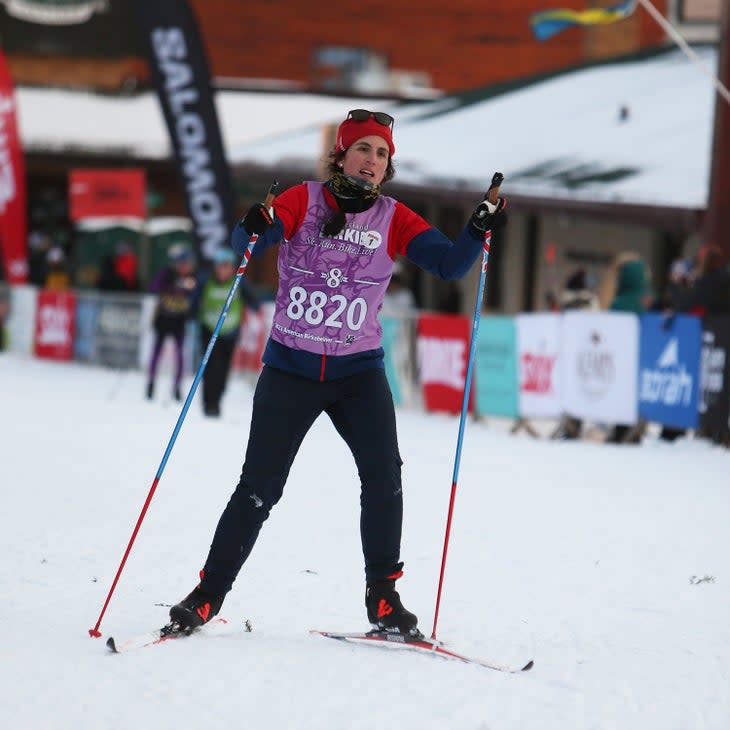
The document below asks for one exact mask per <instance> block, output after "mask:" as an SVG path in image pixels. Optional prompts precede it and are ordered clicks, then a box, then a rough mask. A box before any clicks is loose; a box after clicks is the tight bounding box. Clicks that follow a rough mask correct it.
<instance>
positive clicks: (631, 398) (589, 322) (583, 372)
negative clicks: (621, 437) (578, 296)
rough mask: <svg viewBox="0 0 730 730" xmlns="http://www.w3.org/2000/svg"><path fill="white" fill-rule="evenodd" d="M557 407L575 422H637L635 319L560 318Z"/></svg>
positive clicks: (600, 315) (609, 315) (611, 315)
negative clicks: (560, 381)
mask: <svg viewBox="0 0 730 730" xmlns="http://www.w3.org/2000/svg"><path fill="white" fill-rule="evenodd" d="M562 342H563V359H564V362H563V406H564V409H565V412H566V413H568V414H569V415H571V416H575V417H576V418H586V419H590V420H592V421H600V422H603V423H609V424H633V423H636V420H637V418H638V414H637V410H638V392H637V388H638V373H639V318H638V317H637V316H636V315H634V314H630V313H624V312H566V313H565V314H564V315H563V334H562Z"/></svg>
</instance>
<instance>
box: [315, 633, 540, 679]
mask: <svg viewBox="0 0 730 730" xmlns="http://www.w3.org/2000/svg"><path fill="white" fill-rule="evenodd" d="M310 633H311V634H317V635H319V636H326V637H327V638H328V639H337V640H338V641H346V642H351V643H355V644H371V645H372V646H383V647H388V648H393V649H405V650H411V651H417V652H419V653H421V654H429V655H431V656H440V657H444V658H445V659H457V660H459V661H461V662H464V663H466V664H475V665H477V666H480V667H485V668H486V669H494V670H495V671H498V672H507V673H509V674H518V673H519V672H526V671H528V670H530V669H532V666H533V661H532V659H531V660H530V661H529V662H527V664H525V665H521V666H507V665H504V664H494V663H493V662H488V661H485V660H483V659H477V658H475V657H470V656H465V655H464V654H459V653H458V652H456V651H453V650H452V649H450V648H449V647H447V646H446V645H445V644H444V643H443V642H441V641H438V640H437V639H429V638H426V637H425V636H424V635H423V634H421V633H420V632H419V633H418V634H417V635H415V636H411V635H408V634H398V633H393V632H388V631H377V630H375V629H374V630H373V631H367V632H353V633H345V632H338V631H319V630H317V629H312V630H311V631H310Z"/></svg>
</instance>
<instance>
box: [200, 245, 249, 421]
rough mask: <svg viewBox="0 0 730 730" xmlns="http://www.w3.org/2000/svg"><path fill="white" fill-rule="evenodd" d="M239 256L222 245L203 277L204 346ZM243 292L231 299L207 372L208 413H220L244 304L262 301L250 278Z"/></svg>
mask: <svg viewBox="0 0 730 730" xmlns="http://www.w3.org/2000/svg"><path fill="white" fill-rule="evenodd" d="M236 265H237V259H236V255H235V254H234V252H233V250H232V249H220V250H219V251H217V252H216V254H215V256H214V257H213V267H212V271H211V273H210V275H209V276H208V277H207V278H206V279H205V280H204V281H203V283H202V287H201V292H200V305H199V309H198V319H199V321H200V348H201V350H202V351H203V352H205V349H206V348H207V347H208V343H209V342H210V338H211V337H212V336H213V331H214V330H215V326H216V324H217V323H218V319H219V318H220V314H221V311H222V310H223V306H224V304H225V302H226V299H227V298H228V294H229V292H230V291H231V286H232V285H233V281H234V279H235V278H236ZM238 294H239V296H237V297H235V298H234V299H233V300H232V301H231V305H230V307H229V309H228V314H227V315H226V318H225V320H224V321H223V325H222V326H221V330H220V333H219V334H218V339H217V340H216V342H215V345H214V346H213V349H212V351H211V353H210V357H209V358H208V364H207V365H206V368H205V371H204V372H203V411H204V413H205V415H206V416H213V417H216V416H219V415H220V403H221V398H222V397H223V392H224V391H225V388H226V382H227V380H228V373H229V371H230V369H231V360H232V359H233V350H234V348H235V346H236V342H237V340H238V335H239V333H240V331H241V322H242V320H243V313H244V307H245V306H246V305H248V306H249V307H251V309H253V310H254V311H258V309H259V304H258V299H257V298H256V295H255V294H254V293H253V290H252V289H251V287H250V285H249V284H248V282H247V280H246V278H245V277H244V278H243V279H241V282H240V284H239V287H238Z"/></svg>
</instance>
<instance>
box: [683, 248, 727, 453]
mask: <svg viewBox="0 0 730 730" xmlns="http://www.w3.org/2000/svg"><path fill="white" fill-rule="evenodd" d="M686 309H687V311H688V312H689V313H690V314H695V315H697V316H699V317H714V316H722V315H727V314H730V270H729V269H728V267H727V265H726V264H725V263H724V262H723V255H722V250H721V249H720V248H719V247H718V246H712V245H708V246H702V247H701V248H700V250H699V252H698V254H697V275H696V277H695V280H694V282H693V284H692V286H691V288H690V291H689V294H688V296H687V303H686ZM699 435H700V436H704V437H707V438H710V439H712V441H713V442H714V443H716V444H724V445H725V446H730V428H729V427H728V426H725V427H724V428H721V429H718V430H715V431H712V432H704V431H702V430H700V431H699Z"/></svg>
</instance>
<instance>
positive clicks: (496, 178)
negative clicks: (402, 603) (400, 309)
mask: <svg viewBox="0 0 730 730" xmlns="http://www.w3.org/2000/svg"><path fill="white" fill-rule="evenodd" d="M503 180H504V176H503V175H502V173H500V172H495V173H494V175H493V176H492V182H491V184H490V186H489V190H487V195H486V199H487V200H488V201H489V202H490V203H492V204H493V205H495V204H496V203H497V201H498V197H499V188H500V186H501V185H502V181H503ZM491 242H492V232H491V231H489V230H488V231H486V232H485V233H484V248H483V249H482V267H481V271H480V272H479V291H478V293H477V301H476V304H475V305H474V318H473V319H472V326H471V339H470V340H469V356H468V360H467V362H468V365H467V369H466V379H465V381H464V397H463V400H462V403H461V418H460V420H459V436H458V438H457V440H456V457H455V459H454V474H453V478H452V480H451V497H450V499H449V513H448V516H447V518H446V534H445V536H444V550H443V554H442V556H441V572H440V574H439V585H438V592H437V593H436V610H435V611H434V616H433V630H432V631H431V638H432V639H435V638H436V625H437V623H438V618H439V608H440V606H441V591H442V588H443V584H444V573H445V571H446V555H447V553H448V550H449V537H450V536H451V519H452V517H453V514H454V502H455V500H456V484H457V482H458V479H459V465H460V463H461V446H462V443H463V441H464V429H465V427H466V416H467V412H468V410H469V393H470V391H471V379H472V371H473V368H474V355H475V354H476V339H477V332H478V331H479V320H480V317H481V310H482V298H483V297H484V286H485V284H486V281H487V263H488V261H489V247H490V245H491Z"/></svg>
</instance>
